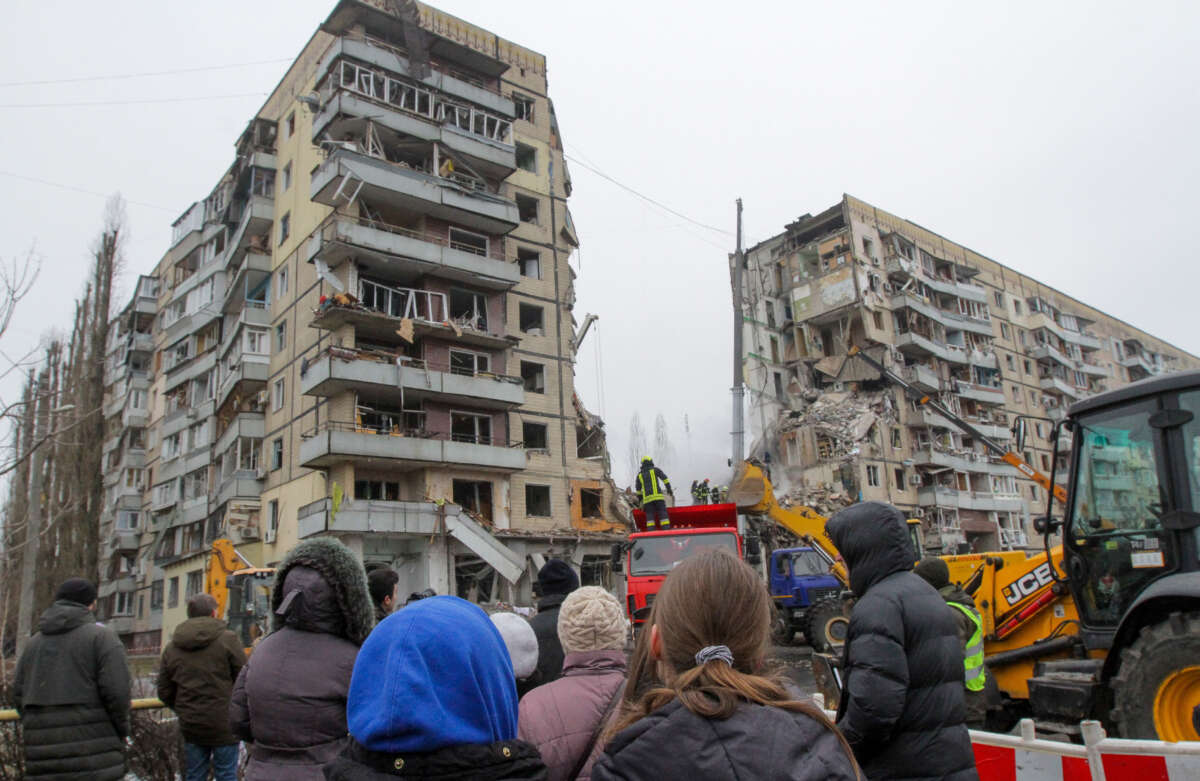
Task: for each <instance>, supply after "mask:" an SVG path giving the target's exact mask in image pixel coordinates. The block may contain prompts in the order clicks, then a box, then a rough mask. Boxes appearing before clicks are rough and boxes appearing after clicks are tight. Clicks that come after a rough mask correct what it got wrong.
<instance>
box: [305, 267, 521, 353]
mask: <svg viewBox="0 0 1200 781" xmlns="http://www.w3.org/2000/svg"><path fill="white" fill-rule="evenodd" d="M368 286H369V287H368ZM358 292H359V293H360V298H361V299H363V300H367V301H370V302H371V303H372V306H366V305H364V304H362V303H360V302H357V301H356V302H354V303H352V304H349V305H342V304H338V303H336V302H334V301H333V299H328V300H327V301H326V302H325V304H323V305H322V306H321V307H320V308H318V309H317V310H316V311H315V312H314V313H313V319H312V322H311V325H312V327H314V328H323V329H328V330H331V331H332V330H336V329H338V328H341V327H342V326H344V325H353V326H354V328H355V332H356V333H357V334H358V335H359V336H360V337H366V338H373V339H377V340H381V341H394V340H395V338H396V330H397V329H398V328H400V327H401V324H402V321H403V320H409V321H411V322H412V325H413V334H414V336H419V337H425V336H429V337H434V338H437V339H444V340H447V341H451V342H456V343H458V344H468V345H475V346H476V347H484V348H488V349H492V350H504V349H507V348H509V347H513V346H515V345H517V344H518V343H519V342H520V338H519V337H517V336H515V335H509V334H493V333H488V332H486V331H480V330H476V329H475V328H472V327H470V326H469V325H467V324H465V323H457V322H455V323H452V322H451V320H450V312H449V307H448V306H447V302H446V294H445V293H440V292H436V291H432V290H418V289H415V288H390V287H387V286H386V285H378V284H374V283H368V282H365V281H363V282H360V284H359V291H358Z"/></svg>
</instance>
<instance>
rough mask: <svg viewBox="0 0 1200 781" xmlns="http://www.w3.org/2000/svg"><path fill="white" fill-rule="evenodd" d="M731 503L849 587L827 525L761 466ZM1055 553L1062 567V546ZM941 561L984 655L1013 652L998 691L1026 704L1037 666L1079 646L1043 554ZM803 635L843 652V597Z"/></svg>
mask: <svg viewBox="0 0 1200 781" xmlns="http://www.w3.org/2000/svg"><path fill="white" fill-rule="evenodd" d="M729 500H730V501H731V502H733V503H734V504H736V505H737V506H738V512H740V513H744V514H746V515H748V516H751V517H758V518H763V519H766V520H769V521H770V522H772V523H775V524H777V525H779V526H781V527H783V528H784V529H787V530H788V531H789V532H791V533H792V534H794V535H796V536H797V537H799V538H800V540H801V542H802V543H803V544H805V545H811V546H812V547H813V548H814V549H815V550H817V551H818V552H820V553H821V554H822V556H823V557H824V558H826V559H827V560H828V561H829V563H830V572H831V573H832V574H833V575H834V576H835V577H836V578H837V579H838V580H839V581H840V582H841V583H842V585H843V587H844V588H849V579H848V577H847V574H846V568H845V565H844V564H843V563H842V561H841V559H840V556H839V555H838V552H837V548H835V547H834V545H833V542H832V541H831V540H830V539H829V536H828V535H827V534H826V533H825V522H826V521H827V520H828V519H827V518H826V517H825V516H823V515H821V514H820V513H818V512H816V511H815V510H813V509H812V508H811V507H783V506H782V505H780V504H779V502H778V501H777V500H776V498H775V493H774V489H773V488H772V486H771V481H770V479H769V478H768V477H767V475H766V472H765V471H764V469H763V467H762V465H761V464H759V463H757V462H755V461H745V462H743V463H742V464H741V465H740V466H739V468H738V469H737V471H736V473H735V474H734V477H733V482H732V483H731V484H730V489H729ZM908 529H909V535H910V539H911V540H912V543H913V550H914V551H916V552H917V555H920V551H921V549H922V547H921V522H920V521H919V520H916V519H909V521H908ZM1056 550H1057V554H1056V555H1057V560H1056V563H1057V565H1058V566H1059V567H1060V568H1061V566H1062V550H1061V547H1059V548H1058V549H1056ZM942 558H943V560H944V561H945V562H946V564H947V565H948V566H949V568H950V577H951V580H952V581H954V582H957V583H961V584H964V587H965V588H966V590H967V591H968V593H970V594H971V595H972V596H973V597H974V598H975V602H976V604H977V605H978V606H979V613H980V615H981V616H982V617H983V629H984V634H985V638H986V639H985V653H986V654H989V655H996V654H1000V653H1006V654H1009V656H1008V657H1000V658H1001V659H1003V660H1004V661H1005V663H1004V664H996V665H989V669H991V671H992V673H993V675H994V676H995V678H996V683H997V685H998V686H999V687H1000V690H1001V691H1002V692H1003V693H1004V694H1006V695H1007V696H1008V697H1010V698H1012V699H1013V700H1027V699H1028V698H1029V687H1028V679H1029V678H1030V677H1032V672H1033V665H1034V663H1035V662H1036V661H1037V660H1038V659H1048V658H1055V657H1063V656H1065V655H1066V654H1067V652H1068V651H1069V650H1070V648H1071V646H1072V645H1073V643H1074V641H1073V640H1072V639H1070V638H1069V637H1066V636H1067V635H1071V634H1074V626H1075V624H1076V623H1077V619H1078V615H1076V613H1075V609H1074V605H1073V604H1072V603H1071V600H1070V597H1069V595H1064V596H1059V595H1058V594H1056V593H1055V592H1054V590H1053V589H1052V588H1051V586H1052V585H1053V581H1052V579H1051V577H1050V574H1049V567H1048V566H1047V565H1046V556H1045V554H1044V553H1039V554H1035V555H1033V556H1030V555H1028V554H1027V553H1025V552H1024V551H1004V552H998V553H970V554H963V555H959V556H943V557H942ZM803 631H804V634H805V638H806V639H807V640H808V642H809V644H810V645H812V647H813V649H814V650H816V651H830V650H833V649H836V648H837V647H839V646H840V645H841V643H842V641H843V640H844V639H845V636H846V612H845V606H844V600H843V597H842V596H839V595H834V596H829V597H826V598H825V599H823V600H821V601H820V602H818V603H817V604H816V605H813V606H812V607H811V608H810V609H809V611H808V622H807V625H806V626H805V627H804V628H803ZM1060 638H1065V639H1060Z"/></svg>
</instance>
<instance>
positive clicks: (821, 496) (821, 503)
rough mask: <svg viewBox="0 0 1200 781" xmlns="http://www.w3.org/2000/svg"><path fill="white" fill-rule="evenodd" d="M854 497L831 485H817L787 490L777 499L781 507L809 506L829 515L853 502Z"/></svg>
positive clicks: (826, 515)
mask: <svg viewBox="0 0 1200 781" xmlns="http://www.w3.org/2000/svg"><path fill="white" fill-rule="evenodd" d="M854 501H855V500H854V497H852V496H850V495H848V494H846V493H844V492H842V491H838V490H836V489H835V488H833V487H832V486H828V485H819V486H813V487H804V488H797V489H794V490H792V491H789V492H788V493H787V495H786V496H784V497H782V498H780V499H779V504H780V506H782V507H789V508H790V507H811V508H812V509H813V510H815V511H816V512H818V513H820V514H821V515H824V516H825V517H829V516H830V515H833V514H834V513H835V512H837V511H838V510H840V509H842V508H843V507H849V506H850V505H852V504H854Z"/></svg>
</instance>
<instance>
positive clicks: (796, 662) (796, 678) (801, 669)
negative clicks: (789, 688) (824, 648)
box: [774, 645, 817, 694]
mask: <svg viewBox="0 0 1200 781" xmlns="http://www.w3.org/2000/svg"><path fill="white" fill-rule="evenodd" d="M774 652H775V658H776V660H777V661H778V662H779V664H780V666H781V667H782V668H783V672H784V673H785V674H786V675H787V677H788V678H790V679H791V681H792V682H793V683H795V684H796V686H798V687H799V688H800V690H801V691H803V692H804V693H805V694H812V693H814V692H816V690H817V687H816V684H815V683H814V682H813V674H812V661H811V657H812V648H810V647H808V646H807V645H777V646H775V647H774Z"/></svg>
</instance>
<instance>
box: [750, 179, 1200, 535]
mask: <svg viewBox="0 0 1200 781" xmlns="http://www.w3.org/2000/svg"><path fill="white" fill-rule="evenodd" d="M745 264H746V265H745V272H746V273H745V275H744V278H745V284H744V287H743V290H742V307H743V309H742V311H743V312H744V313H745V320H744V332H743V336H744V340H743V341H744V344H745V347H744V354H743V356H742V358H743V366H744V370H745V375H746V384H747V388H748V392H749V396H750V411H749V413H748V418H747V419H748V422H749V423H750V425H751V430H752V432H753V433H754V435H755V436H756V438H757V441H756V452H757V453H758V455H759V456H760V457H761V456H762V455H763V454H764V453H765V454H768V455H769V457H770V460H771V462H772V464H773V467H774V469H775V470H776V477H777V482H779V483H781V485H782V486H783V487H784V488H786V489H789V490H790V494H789V497H788V499H787V500H786V501H792V502H797V503H806V504H812V505H814V506H816V507H817V508H818V509H820V510H822V511H825V512H828V511H831V510H833V509H836V508H837V507H838V506H842V505H844V504H846V503H849V502H852V501H857V500H859V499H862V500H880V501H887V502H891V503H892V504H895V505H896V506H898V507H900V508H901V509H903V510H904V511H905V512H906V513H909V514H910V516H911V517H916V518H921V519H923V521H924V526H925V534H926V545H927V546H928V547H929V548H930V549H931V550H935V551H947V552H950V551H966V550H997V549H1001V548H1010V547H1023V546H1026V545H1028V544H1030V542H1031V541H1032V542H1033V543H1034V544H1037V540H1036V539H1034V538H1033V537H1034V535H1033V529H1032V523H1031V518H1032V517H1033V516H1034V515H1035V514H1036V515H1041V514H1043V513H1044V507H1045V501H1046V497H1045V495H1044V492H1043V491H1042V489H1041V488H1040V487H1039V486H1037V485H1036V484H1035V483H1033V482H1032V481H1030V480H1026V479H1024V478H1022V477H1020V476H1019V475H1018V473H1017V471H1016V470H1015V469H1014V468H1012V467H1010V466H1008V465H1006V464H1004V463H1002V462H1001V461H1000V459H999V458H998V457H997V456H996V455H995V454H993V453H990V452H988V451H987V449H986V448H985V447H984V446H983V444H982V443H981V442H978V441H973V439H972V438H971V437H970V436H969V435H967V434H965V433H964V432H962V431H960V430H959V429H958V428H957V427H956V426H954V425H953V424H952V423H950V421H948V420H946V419H945V418H943V417H941V416H939V415H937V414H935V413H934V412H932V411H931V410H928V409H926V408H920V407H918V406H917V405H916V404H915V403H913V402H912V401H911V400H907V399H906V398H905V396H904V393H903V391H902V390H901V389H900V388H897V387H889V384H887V383H886V382H885V381H882V380H881V378H879V376H878V374H877V373H876V372H873V371H872V370H871V369H870V368H869V367H868V366H867V365H866V364H865V363H863V362H861V361H857V360H847V358H846V356H847V351H848V350H849V349H850V347H852V346H855V347H860V348H865V349H868V350H869V351H870V352H871V354H872V355H875V356H876V357H877V358H879V359H880V360H882V361H883V362H884V363H885V365H888V366H889V367H890V368H892V370H893V371H895V372H896V373H897V374H899V375H900V376H902V377H903V378H905V380H906V381H907V382H908V383H910V384H912V385H914V386H915V387H917V388H918V389H920V390H921V391H923V392H926V393H929V394H932V395H935V396H936V397H937V398H938V399H939V400H940V401H941V402H942V403H943V404H944V405H946V406H947V407H948V408H949V409H951V410H952V411H953V412H954V413H955V414H957V415H959V416H961V417H963V418H965V419H966V420H968V421H970V422H971V423H972V424H973V425H974V426H975V427H976V428H977V429H978V430H979V432H980V433H982V434H983V435H984V436H987V437H989V438H991V439H993V440H994V441H997V442H999V443H1001V444H1003V445H1005V446H1008V447H1010V448H1014V449H1015V444H1014V440H1013V435H1012V431H1011V429H1012V426H1013V422H1014V419H1015V417H1016V416H1027V417H1029V418H1030V420H1029V422H1028V425H1027V427H1026V434H1027V436H1026V439H1025V442H1024V446H1023V449H1022V451H1021V455H1022V456H1023V457H1024V459H1025V460H1026V461H1027V462H1028V463H1030V464H1031V465H1032V466H1034V467H1035V468H1037V469H1039V470H1041V471H1042V472H1044V473H1047V474H1049V473H1050V472H1051V471H1055V472H1056V475H1057V477H1058V479H1059V481H1061V480H1062V478H1063V477H1064V471H1065V467H1066V456H1064V455H1060V457H1059V463H1057V464H1051V463H1050V459H1051V457H1052V444H1053V443H1052V442H1051V441H1050V439H1049V437H1051V436H1052V425H1051V422H1050V421H1054V420H1057V419H1059V418H1061V417H1062V416H1063V414H1064V411H1065V409H1066V407H1068V406H1069V405H1070V404H1071V403H1072V402H1074V401H1077V400H1078V399H1081V398H1083V397H1085V396H1088V395H1090V394H1094V393H1098V392H1100V391H1103V390H1108V389H1112V388H1115V387H1118V386H1120V385H1123V384H1125V383H1128V382H1132V381H1135V380H1139V379H1143V378H1145V377H1148V376H1151V375H1156V374H1161V373H1164V372H1169V371H1177V370H1181V369H1191V368H1197V367H1200V360H1198V359H1197V358H1196V357H1195V356H1192V355H1190V354H1188V353H1185V352H1183V351H1182V350H1180V349H1178V348H1176V347H1173V346H1172V345H1170V344H1167V343H1166V342H1163V341H1161V340H1159V339H1156V338H1154V337H1152V336H1150V335H1149V334H1147V333H1145V332H1143V331H1140V330H1138V329H1136V328H1133V327H1132V326H1130V325H1128V324H1126V323H1124V322H1122V321H1120V320H1118V319H1116V318H1114V317H1111V316H1109V315H1106V314H1105V313H1103V312H1100V311H1098V310H1096V309H1094V308H1092V307H1089V306H1087V305H1086V304H1084V303H1082V302H1080V301H1077V300H1076V299H1073V298H1071V297H1069V296H1067V295H1065V294H1064V293H1061V292H1059V291H1057V290H1054V289H1053V288H1050V287H1047V286H1046V285H1044V284H1042V283H1040V282H1038V281H1037V280H1035V279H1032V278H1030V277H1028V276H1025V275H1022V274H1019V273H1017V272H1015V271H1013V270H1012V269H1011V268H1008V267H1007V266H1004V265H1002V264H1000V263H998V262H996V261H994V260H991V259H989V258H986V257H984V256H982V255H979V254H978V253H976V252H974V251H972V250H970V249H968V248H966V247H964V246H961V245H959V244H956V243H954V242H952V241H950V240H948V239H945V238H943V237H942V236H940V235H938V234H936V233H933V232H931V231H929V230H926V229H924V228H922V227H920V226H919V225H916V224H914V223H912V222H909V221H907V220H904V219H902V218H900V217H897V216H895V215H892V214H889V213H887V212H885V211H883V210H881V209H878V208H876V207H874V206H871V205H870V204H867V203H864V202H863V201H860V200H857V199H855V198H852V197H850V196H843V197H842V200H841V201H840V202H839V203H837V204H835V205H834V206H832V207H830V208H829V209H826V210H825V211H823V212H821V213H820V214H817V215H811V214H806V215H804V216H803V217H801V218H800V219H798V220H797V221H795V222H794V223H791V224H789V225H788V226H787V227H786V230H785V231H784V232H783V233H781V234H779V235H777V236H775V237H773V238H770V239H768V240H766V241H764V242H761V243H760V244H758V245H757V246H755V247H753V248H751V249H750V250H749V251H748V252H747V253H746V256H745ZM1038 419H1041V420H1038ZM1060 453H1061V451H1060ZM1117 499H1118V500H1119V497H1118V498H1117Z"/></svg>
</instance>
